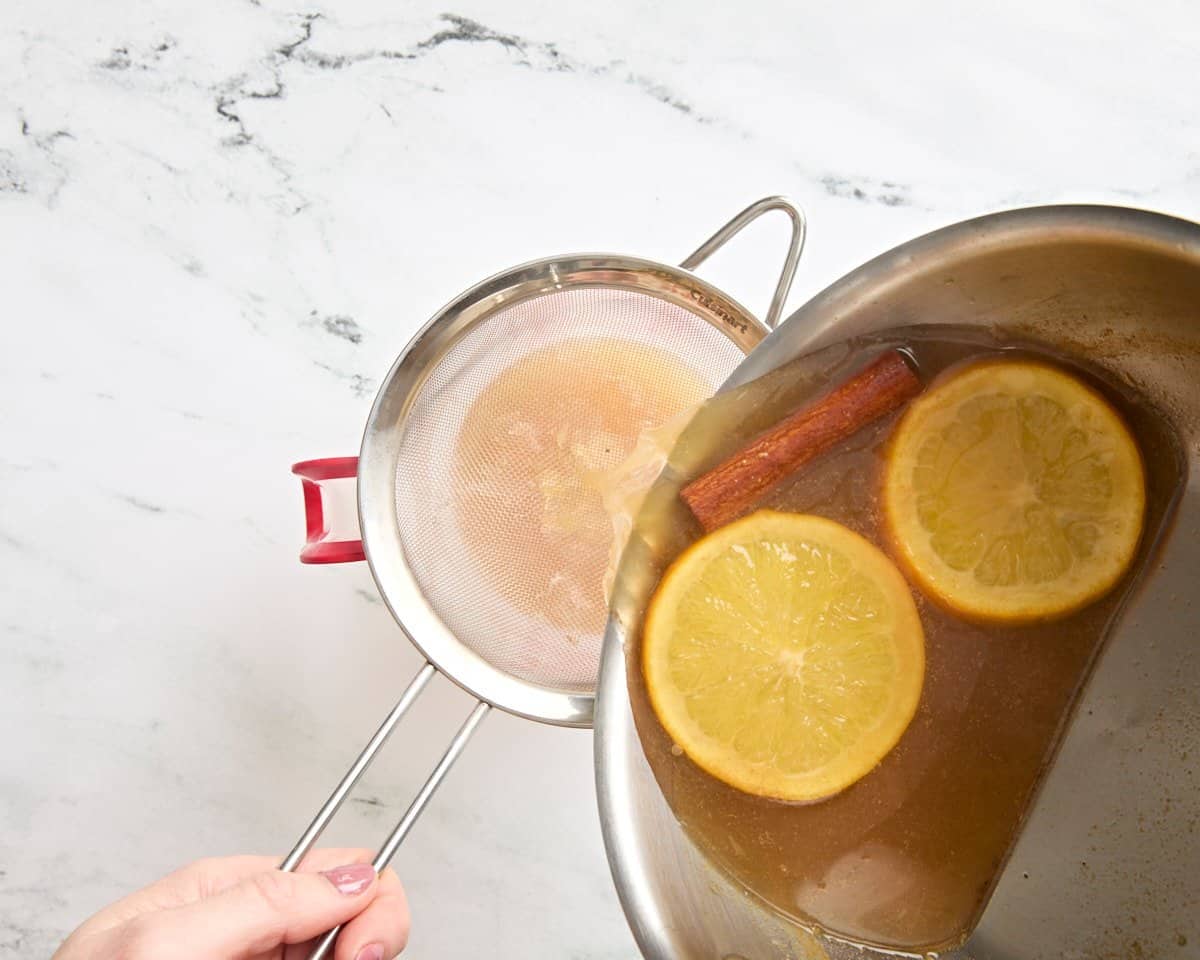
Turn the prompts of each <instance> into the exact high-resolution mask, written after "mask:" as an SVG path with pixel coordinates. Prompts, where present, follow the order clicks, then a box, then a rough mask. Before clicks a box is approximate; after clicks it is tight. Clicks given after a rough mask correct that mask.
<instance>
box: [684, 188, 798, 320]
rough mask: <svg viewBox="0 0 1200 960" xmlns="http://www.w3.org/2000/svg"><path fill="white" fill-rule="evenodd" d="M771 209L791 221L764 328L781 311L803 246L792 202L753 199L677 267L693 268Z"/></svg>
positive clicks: (783, 198)
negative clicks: (780, 268)
mask: <svg viewBox="0 0 1200 960" xmlns="http://www.w3.org/2000/svg"><path fill="white" fill-rule="evenodd" d="M771 210H782V211H783V212H784V213H786V214H787V215H788V218H789V219H790V220H791V221H792V238H791V241H790V242H789V243H788V251H787V256H786V257H785V258H784V260H783V270H782V271H781V272H780V274H779V282H778V283H777V284H776V285H775V294H774V295H773V296H772V297H771V306H770V307H769V308H768V310H767V318H766V324H767V327H768V328H769V329H771V330H774V329H775V325H776V324H778V323H779V317H780V315H781V314H782V313H783V304H784V301H786V300H787V295H788V291H790V290H791V289H792V280H793V279H794V278H795V276H796V265H797V264H798V263H799V262H800V251H801V250H803V249H804V238H805V235H806V233H807V230H808V224H807V221H806V220H805V217H804V212H803V211H802V210H801V209H800V208H799V207H798V206H796V205H795V204H794V203H792V201H790V200H788V199H787V198H786V197H764V198H763V199H761V200H757V201H755V202H754V203H752V204H750V206H748V207H747V208H746V209H745V210H743V211H742V212H741V213H739V214H738V215H737V216H735V217H734V218H733V219H731V220H730V221H729V222H728V223H726V224H725V225H724V226H723V227H721V229H719V230H718V231H717V232H716V233H714V234H713V235H712V236H711V237H709V238H708V239H707V240H705V241H704V242H703V243H702V244H700V246H698V247H697V248H696V249H695V250H694V251H693V252H692V253H691V254H690V255H689V256H688V257H686V258H685V259H684V261H683V263H681V264H680V266H681V267H682V268H683V269H684V270H695V269H696V267H698V266H700V264H702V263H703V262H704V261H705V260H707V259H708V258H709V257H711V256H712V255H713V254H714V253H716V252H717V251H718V250H720V249H721V247H723V246H725V244H726V243H728V242H729V240H731V239H732V238H733V237H735V236H736V235H737V234H738V233H740V232H741V231H742V228H743V227H745V226H746V225H747V224H749V223H752V222H753V221H755V220H757V219H758V218H759V217H761V216H762V215H763V214H764V213H768V212H770V211H771Z"/></svg>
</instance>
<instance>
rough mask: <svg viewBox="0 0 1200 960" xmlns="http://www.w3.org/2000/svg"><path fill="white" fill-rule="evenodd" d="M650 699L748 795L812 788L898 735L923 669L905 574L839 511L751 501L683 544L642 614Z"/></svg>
mask: <svg viewBox="0 0 1200 960" xmlns="http://www.w3.org/2000/svg"><path fill="white" fill-rule="evenodd" d="M642 656H643V667H644V672H645V678H646V687H647V691H648V693H649V696H650V702H651V704H652V705H653V707H654V710H655V713H657V715H658V718H659V721H660V722H661V723H662V725H663V727H664V728H665V729H666V731H667V733H668V734H670V736H671V738H672V739H673V740H674V741H675V743H676V744H677V745H678V746H679V747H680V748H682V749H683V751H684V752H685V753H686V754H687V755H688V756H689V757H690V758H691V759H692V760H693V761H694V762H695V763H696V764H697V765H698V766H700V767H701V768H702V769H704V770H706V771H707V772H708V773H710V774H711V775H712V776H714V777H716V778H717V779H719V780H722V781H724V782H725V783H728V784H730V785H731V786H734V787H737V788H738V789H739V790H743V791H745V792H747V793H752V794H756V795H758V796H764V797H773V798H776V799H779V800H792V801H813V800H821V799H824V798H825V797H829V796H832V795H833V794H835V793H838V792H840V791H841V790H844V789H845V788H846V787H848V786H850V785H851V784H852V783H854V782H855V781H856V780H859V779H860V778H862V777H863V776H864V775H866V774H867V773H869V772H870V771H871V769H872V768H873V767H874V766H875V765H876V764H877V763H878V762H879V761H880V760H881V759H882V758H883V757H884V755H885V754H887V752H888V751H889V750H891V749H892V747H894V746H895V745H896V741H898V740H899V739H900V736H901V734H903V733H904V730H905V728H906V727H907V726H908V724H909V721H910V720H912V717H913V713H914V712H915V711H916V709H917V701H918V700H919V699H920V696H921V685H922V683H923V681H924V676H925V635H924V633H923V631H922V629H921V621H920V618H919V617H918V615H917V608H916V605H915V604H914V603H913V598H912V594H911V593H910V592H909V587H908V584H907V583H906V582H905V580H904V577H903V576H902V575H901V574H900V571H899V570H897V569H896V566H895V565H894V564H893V563H892V561H891V560H889V559H888V558H887V557H886V556H885V555H884V554H883V552H882V551H880V550H879V549H878V548H877V547H876V546H874V545H873V544H871V543H870V542H868V541H867V540H864V539H863V538H862V537H860V536H859V535H858V534H857V533H854V532H853V531H852V530H848V529H846V528H845V527H843V526H842V525H841V524H838V523H834V522H833V521H832V520H826V519H825V518H824V517H814V516H808V515H805V514H796V513H776V512H774V511H770V510H760V511H759V512H757V513H754V514H751V515H750V516H748V517H745V518H744V519H742V520H739V521H737V522H736V523H732V524H729V525H728V526H725V527H721V528H720V529H719V530H717V531H715V532H714V533H711V534H709V535H708V536H707V537H705V538H703V539H702V540H699V541H697V542H696V543H695V544H693V545H692V546H691V547H690V548H688V549H687V550H686V551H685V552H684V553H683V554H682V555H681V556H680V557H679V558H678V559H677V560H676V561H675V563H674V564H673V565H672V566H671V568H670V569H669V570H668V571H667V573H666V574H665V575H664V577H663V579H662V582H661V583H660V584H659V586H658V590H657V592H656V593H655V595H654V597H653V599H652V600H651V602H650V608H649V610H648V611H647V614H646V621H645V630H644V634H643V650H642Z"/></svg>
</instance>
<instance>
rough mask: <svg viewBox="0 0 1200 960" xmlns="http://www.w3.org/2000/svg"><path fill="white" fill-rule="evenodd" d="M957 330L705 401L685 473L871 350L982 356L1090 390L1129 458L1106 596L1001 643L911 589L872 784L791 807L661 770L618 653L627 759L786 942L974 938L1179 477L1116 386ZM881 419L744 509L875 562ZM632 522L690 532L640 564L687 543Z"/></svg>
mask: <svg viewBox="0 0 1200 960" xmlns="http://www.w3.org/2000/svg"><path fill="white" fill-rule="evenodd" d="M975 330H977V328H972V330H970V331H969V330H968V329H966V328H964V329H955V328H947V327H941V326H939V327H937V328H930V327H926V328H909V329H906V330H898V331H892V332H890V333H888V334H886V335H879V336H875V337H873V338H871V339H870V340H865V341H859V342H857V343H853V344H849V345H841V346H839V347H837V348H830V350H828V351H825V352H824V354H825V355H824V356H822V355H820V354H818V355H813V356H810V357H808V358H804V359H803V360H801V361H797V362H796V363H795V364H793V365H789V367H784V368H782V369H781V370H779V371H776V372H774V373H772V374H770V375H768V376H767V377H766V378H764V379H763V380H761V381H757V382H755V383H752V384H749V385H747V386H746V387H743V388H741V389H740V390H739V391H737V392H735V393H734V394H731V395H725V396H723V397H721V398H719V399H718V403H716V404H715V405H714V410H713V412H712V413H711V415H710V416H709V417H708V420H709V422H708V423H706V422H705V421H706V413H707V411H705V412H702V413H701V414H700V415H699V416H698V417H697V418H696V420H695V421H693V424H692V426H691V427H689V429H688V431H687V433H686V434H685V436H684V439H683V443H684V444H685V445H687V444H690V445H691V446H692V448H693V451H694V450H695V448H696V447H697V446H698V447H700V448H703V447H704V446H705V444H706V443H707V445H708V447H710V448H711V455H710V456H708V457H707V458H704V457H702V458H700V460H701V462H702V463H703V465H707V464H711V463H713V462H715V461H716V460H719V459H720V458H721V457H722V456H724V455H726V454H727V453H728V452H730V451H731V450H732V449H734V448H736V447H737V446H739V445H741V444H742V443H744V442H745V441H747V440H748V439H750V438H751V437H752V436H754V435H755V434H756V433H757V432H760V431H761V430H762V429H764V428H765V427H767V426H769V425H771V424H772V423H773V422H775V421H776V420H778V419H780V418H781V417H782V416H783V415H785V414H786V413H788V412H790V411H791V410H793V409H795V408H797V407H798V406H800V405H801V404H802V403H803V402H804V401H805V400H806V399H808V398H809V397H812V396H814V395H816V394H818V393H820V392H821V391H822V389H823V388H824V386H825V385H832V384H836V383H837V382H839V381H840V380H842V379H844V378H845V377H846V376H848V375H850V374H852V373H853V372H854V371H855V370H856V369H858V368H859V367H861V366H862V365H863V364H864V363H865V362H866V360H867V359H868V356H870V355H874V353H876V352H878V351H879V350H881V349H883V348H887V347H893V348H900V349H902V350H904V351H905V352H907V353H908V354H909V355H910V356H911V357H912V358H913V360H914V361H915V362H916V365H917V367H918V368H919V370H920V372H921V375H922V378H923V379H924V380H925V382H926V383H929V382H930V381H931V380H933V378H935V377H936V376H937V375H938V374H939V373H940V372H941V371H943V370H945V369H946V368H948V367H951V366H953V365H957V364H960V363H964V362H971V361H972V360H973V359H982V358H984V357H989V356H996V355H997V353H998V352H1000V351H1005V352H1007V353H1013V352H1018V351H1019V352H1021V353H1024V354H1026V355H1029V354H1033V355H1036V356H1039V357H1041V358H1043V359H1046V360H1049V361H1050V362H1054V363H1058V364H1060V365H1061V366H1063V367H1065V368H1067V369H1070V370H1072V371H1073V372H1075V373H1076V374H1078V375H1080V376H1081V377H1082V378H1083V379H1084V380H1086V381H1087V382H1089V383H1091V384H1092V385H1093V386H1095V387H1097V388H1098V389H1099V390H1101V391H1102V392H1103V393H1104V394H1105V395H1106V396H1107V397H1108V399H1109V400H1110V401H1111V402H1112V404H1113V405H1114V406H1115V407H1116V409H1118V410H1119V411H1120V412H1121V414H1122V415H1123V416H1124V417H1125V419H1126V422H1127V423H1128V424H1129V426H1130V427H1131V428H1132V431H1133V435H1134V436H1135V437H1136V438H1137V440H1138V443H1139V446H1140V448H1141V451H1142V455H1143V458H1144V461H1145V466H1146V480H1147V514H1146V518H1145V527H1144V533H1143V538H1142V543H1141V546H1140V548H1139V555H1138V559H1137V560H1136V561H1135V562H1134V564H1133V565H1132V567H1131V569H1130V571H1129V572H1128V573H1127V575H1126V577H1125V578H1124V580H1123V581H1122V583H1121V584H1120V585H1118V587H1117V588H1116V589H1114V590H1113V591H1112V592H1111V593H1110V594H1109V595H1108V596H1106V597H1105V598H1103V599H1101V600H1099V601H1097V602H1096V603H1094V604H1092V605H1091V606H1089V607H1087V608H1085V609H1083V610H1081V611H1079V612H1078V613H1076V614H1074V615H1072V616H1070V617H1068V618H1067V619H1064V620H1060V621H1057V622H1053V623H1047V624H1037V625H1032V626H1020V627H1015V626H997V625H978V624H972V623H969V622H966V621H964V620H962V619H959V618H958V617H956V616H954V615H953V614H950V613H948V612H946V611H945V610H943V609H942V608H940V607H938V606H936V605H935V604H933V603H931V602H930V601H929V600H927V599H926V598H925V597H924V596H923V595H922V594H921V593H920V591H919V590H918V589H916V588H915V587H914V589H913V596H914V598H915V599H916V602H917V605H918V609H919V611H920V615H921V620H922V623H923V625H924V628H925V640H926V656H927V666H926V675H925V685H924V689H923V692H922V695H921V701H920V705H919V707H918V710H917V714H916V716H915V718H914V720H913V721H912V724H911V725H910V726H909V728H908V730H907V731H906V733H905V734H904V736H903V737H902V739H901V740H900V742H899V744H898V745H897V746H896V748H895V749H894V750H892V752H891V753H890V754H888V756H887V757H886V758H885V759H884V760H883V761H882V762H881V763H880V764H879V766H878V767H876V769H875V770H874V771H872V772H871V773H870V774H868V775H867V776H866V777H864V778H863V779H862V780H860V781H859V782H858V783H856V784H854V785H853V786H851V787H850V788H849V789H847V790H845V791H844V792H842V793H840V794H838V795H836V796H834V797H832V798H830V799H828V800H824V801H821V802H818V803H813V804H808V805H796V804H788V803H781V802H778V801H773V800H768V799H763V798H760V797H754V796H751V795H749V794H746V793H742V792H740V791H738V790H736V789H734V788H732V787H729V786H727V785H725V784H723V783H721V782H719V781H717V780H715V779H714V778H712V777H711V776H709V775H708V774H706V773H704V772H703V771H701V770H700V769H699V768H698V767H696V766H695V765H694V764H692V763H691V761H690V760H688V758H687V757H686V756H685V755H682V754H681V753H679V751H678V750H672V744H671V741H670V738H669V737H668V736H667V735H666V733H665V732H664V731H663V729H662V728H661V727H660V726H659V724H658V723H657V721H656V719H655V717H654V713H653V710H652V709H651V708H650V707H649V704H648V701H647V699H646V693H645V686H644V682H643V679H642V673H641V668H640V663H641V657H640V653H639V650H638V646H639V643H638V640H637V638H636V636H635V639H634V642H633V643H631V644H629V649H628V655H629V677H630V693H631V699H632V703H633V708H634V716H635V720H636V722H637V727H638V731H639V735H640V737H641V739H642V742H643V746H644V748H645V751H646V755H647V757H648V759H649V761H650V764H651V767H652V769H653V770H654V773H655V776H656V777H657V780H658V782H659V784H660V786H661V788H662V790H663V792H664V794H665V796H666V799H667V801H668V803H669V804H670V806H671V808H672V809H673V811H674V813H675V814H676V816H677V817H678V819H679V820H680V822H681V823H682V824H683V826H684V827H685V829H686V830H687V831H688V833H689V834H690V835H691V837H692V838H693V839H694V840H695V842H696V843H697V844H698V845H699V847H700V848H701V849H702V850H704V851H705V853H706V854H707V855H708V856H709V857H710V859H712V860H713V861H715V862H716V863H717V864H718V865H719V866H720V867H721V868H723V870H724V871H725V872H727V873H728V874H730V875H732V877H733V878H734V879H736V880H737V881H738V882H739V883H740V884H741V885H743V886H744V887H745V888H746V889H747V890H748V891H749V892H750V893H752V894H754V895H756V896H757V897H759V898H761V899H762V900H763V901H765V902H766V903H767V904H769V905H770V906H771V907H772V908H774V909H775V910H776V911H778V912H780V913H782V914H784V915H786V916H787V917H789V918H792V919H794V920H796V921H798V922H799V923H800V924H801V925H804V926H807V927H809V928H817V929H822V930H825V931H827V932H829V933H831V934H833V935H835V936H838V937H842V938H849V939H851V940H854V941H856V942H859V943H863V944H866V945H871V946H877V947H882V948H885V949H889V950H901V951H904V952H913V953H918V954H922V953H926V952H930V951H937V950H941V949H948V948H951V947H953V946H957V945H959V944H961V943H962V942H963V941H964V940H965V939H966V937H967V936H968V935H969V934H970V931H971V930H972V928H973V927H974V925H975V924H976V922H977V921H978V918H979V916H980V915H981V913H982V911H983V908H984V906H985V905H986V902H987V898H988V896H989V894H990V892H991V889H992V887H993V885H994V882H995V881H996V879H997V878H998V875H999V872H1000V870H1001V868H1002V867H1003V865H1004V862H1005V858H1006V856H1007V854H1008V851H1009V849H1010V848H1011V847H1012V845H1013V842H1014V841H1015V839H1016V837H1017V835H1018V832H1019V830H1020V828H1021V824H1022V821H1023V819H1024V817H1025V816H1026V814H1027V812H1028V810H1029V808H1030V805H1031V802H1032V800H1033V798H1034V796H1035V792H1036V789H1037V786H1038V783H1039V781H1040V780H1041V778H1042V776H1043V774H1044V773H1045V771H1046V769H1047V768H1048V766H1049V764H1050V763H1051V762H1052V760H1053V754H1054V750H1055V746H1056V744H1057V742H1058V740H1059V738H1060V735H1061V732H1062V730H1063V729H1064V728H1065V726H1066V724H1067V722H1068V721H1069V716H1070V713H1071V708H1072V705H1073V703H1074V702H1075V700H1076V698H1077V696H1078V694H1079V692H1080V690H1081V688H1082V685H1083V683H1084V681H1085V680H1086V678H1087V675H1088V673H1089V670H1090V666H1091V664H1092V662H1093V660H1094V658H1095V657H1096V656H1097V654H1098V652H1099V650H1100V648H1101V647H1102V645H1103V642H1104V638H1105V636H1106V634H1107V633H1108V630H1109V627H1110V625H1111V624H1112V622H1113V621H1114V620H1115V617H1116V615H1117V613H1118V612H1119V608H1120V606H1121V604H1122V602H1123V600H1124V599H1125V597H1126V596H1127V595H1128V594H1129V592H1130V590H1131V588H1132V587H1133V585H1134V584H1135V583H1136V581H1137V580H1138V577H1139V575H1140V573H1141V571H1142V570H1143V569H1144V568H1145V567H1146V565H1147V563H1146V561H1147V558H1148V557H1149V556H1150V555H1151V553H1152V551H1153V550H1154V547H1155V543H1156V541H1158V540H1159V539H1160V536H1161V534H1162V532H1163V531H1164V530H1165V529H1166V526H1167V524H1168V522H1169V519H1170V515H1171V513H1172V508H1173V504H1174V500H1175V499H1176V497H1177V494H1178V491H1179V490H1180V489H1181V485H1182V483H1181V482H1182V479H1183V476H1184V473H1183V471H1184V469H1185V468H1184V465H1183V464H1184V460H1183V456H1182V451H1181V447H1180V444H1179V442H1178V439H1177V438H1176V436H1175V434H1174V432H1173V431H1172V430H1171V429H1170V427H1169V425H1168V424H1167V423H1166V421H1165V420H1164V419H1163V418H1162V417H1161V416H1160V415H1159V414H1157V413H1156V412H1155V410H1154V409H1153V408H1151V407H1150V406H1149V405H1148V404H1146V403H1145V402H1143V401H1142V400H1141V399H1140V398H1139V397H1137V396H1135V395H1134V394H1132V393H1131V392H1129V390H1127V389H1126V388H1125V387H1123V386H1122V385H1121V384H1119V383H1117V382H1116V381H1115V380H1113V379H1111V378H1105V377H1101V376H1098V375H1097V374H1096V373H1094V372H1092V371H1090V370H1087V369H1082V368H1081V367H1080V366H1079V364H1078V363H1076V362H1072V361H1069V360H1067V359H1066V358H1065V357H1060V356H1056V355H1055V354H1054V353H1053V351H1049V350H1047V349H1045V348H1043V347H1039V346H1036V345H1031V344H1028V343H1023V344H1014V343H1001V342H999V341H996V340H993V339H990V338H989V337H987V336H985V335H982V334H980V333H978V332H974V331H975ZM898 416H899V413H897V414H895V415H893V416H891V417H889V418H887V419H886V420H884V421H881V422H878V423H876V424H875V425H873V426H870V427H868V428H867V429H865V430H863V431H862V432H860V433H859V434H858V435H856V436H854V437H852V438H851V439H849V440H848V441H846V442H845V443H844V444H842V445H841V446H840V447H838V448H836V449H834V450H832V451H830V452H829V453H827V454H826V455H824V456H823V457H821V458H820V459H819V460H816V461H813V462H812V463H810V464H808V465H806V466H805V467H803V468H802V469H801V470H800V471H799V472H798V473H797V474H796V475H794V476H793V477H792V478H790V479H789V480H788V481H787V482H785V484H783V485H782V486H781V487H779V488H777V489H776V490H775V491H774V492H773V493H772V495H771V496H770V497H769V498H768V499H767V500H766V501H765V502H764V503H763V504H762V506H767V507H772V508H775V509H780V510H791V511H796V512H802V513H814V514H819V515H821V516H825V517H829V518H831V519H833V520H837V521H838V522H840V523H843V524H845V525H846V526H848V527H850V528H851V529H853V530H856V531H857V532H859V533H860V534H862V535H863V536H865V537H867V538H868V539H870V540H871V541H873V542H874V543H876V544H878V545H880V546H881V547H883V548H884V549H885V550H886V549H887V543H886V539H885V538H884V537H883V536H882V535H881V532H880V529H879V509H878V487H879V482H880V474H881V470H880V468H881V465H882V463H883V457H884V456H885V454H886V449H885V442H886V439H887V437H888V435H889V433H890V432H891V429H892V427H893V425H894V423H895V421H896V419H897V418H898ZM714 438H716V439H714ZM685 472H687V473H690V475H680V476H677V477H675V478H674V479H671V478H670V477H669V476H668V477H666V478H664V481H663V482H664V483H667V484H671V483H673V484H675V486H676V489H677V488H678V486H679V485H681V484H682V483H684V482H686V481H687V480H688V479H691V476H693V475H695V473H696V472H697V469H690V470H686V471H685ZM660 502H666V501H660ZM651 507H652V509H651V511H648V512H647V513H649V514H650V515H647V513H644V514H643V516H642V517H641V518H640V519H639V524H647V525H650V526H653V525H654V524H656V523H666V522H670V523H672V524H675V525H677V526H678V525H681V524H683V525H687V524H689V523H690V524H691V526H690V528H689V530H688V533H687V535H685V536H681V537H677V538H676V539H675V541H674V543H673V545H672V547H671V549H670V551H669V555H663V556H661V557H660V558H658V561H659V562H660V564H661V566H662V567H665V565H666V564H667V563H669V562H670V560H671V559H672V555H673V554H676V553H678V550H679V549H681V548H682V547H683V546H685V545H686V543H687V542H689V541H690V540H691V539H694V538H695V537H697V536H699V533H700V531H699V528H698V527H697V526H696V525H695V522H694V520H691V519H690V515H687V514H686V511H684V510H680V509H677V508H675V507H674V506H672V507H670V508H669V509H661V510H660V512H659V514H658V515H657V516H656V515H654V514H653V500H652V501H651ZM659 539H660V540H662V539H663V538H661V537H660V538H659Z"/></svg>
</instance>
